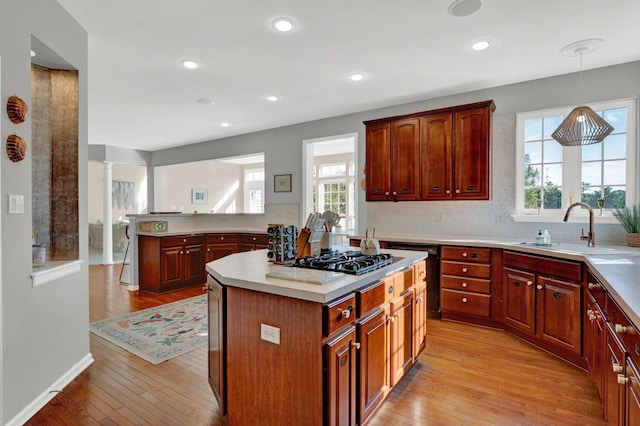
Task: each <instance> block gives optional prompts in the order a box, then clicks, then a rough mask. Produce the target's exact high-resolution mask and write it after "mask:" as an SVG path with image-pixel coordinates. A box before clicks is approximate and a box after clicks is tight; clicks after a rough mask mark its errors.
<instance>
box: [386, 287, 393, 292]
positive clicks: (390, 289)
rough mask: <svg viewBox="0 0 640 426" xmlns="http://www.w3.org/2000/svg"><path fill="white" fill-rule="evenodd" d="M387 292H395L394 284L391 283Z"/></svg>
mask: <svg viewBox="0 0 640 426" xmlns="http://www.w3.org/2000/svg"><path fill="white" fill-rule="evenodd" d="M387 293H389V294H393V286H392V285H390V286H389V288H388V289H387Z"/></svg>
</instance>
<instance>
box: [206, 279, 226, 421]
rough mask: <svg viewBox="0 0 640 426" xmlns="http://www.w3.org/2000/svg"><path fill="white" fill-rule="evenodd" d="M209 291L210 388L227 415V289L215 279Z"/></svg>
mask: <svg viewBox="0 0 640 426" xmlns="http://www.w3.org/2000/svg"><path fill="white" fill-rule="evenodd" d="M207 289H208V292H207V308H208V325H209V336H208V340H209V351H208V352H209V356H208V357H207V360H208V367H209V368H208V376H209V386H211V390H212V391H213V394H214V395H215V397H216V399H217V400H218V405H219V406H220V410H221V411H222V413H223V414H226V412H227V405H226V402H227V400H226V391H227V389H226V380H225V368H226V367H225V365H226V358H225V357H226V353H225V347H226V345H225V318H226V316H225V311H224V307H225V301H224V292H225V289H224V287H223V286H222V285H220V283H218V282H217V281H215V280H214V279H213V278H209V280H208V284H207Z"/></svg>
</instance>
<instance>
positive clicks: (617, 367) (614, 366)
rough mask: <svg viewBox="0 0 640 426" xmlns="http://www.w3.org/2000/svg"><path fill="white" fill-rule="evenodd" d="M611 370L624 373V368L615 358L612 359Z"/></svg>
mask: <svg viewBox="0 0 640 426" xmlns="http://www.w3.org/2000/svg"><path fill="white" fill-rule="evenodd" d="M611 370H613V372H614V373H622V372H623V371H624V368H623V367H622V366H621V365H620V364H618V363H617V362H615V361H614V360H611Z"/></svg>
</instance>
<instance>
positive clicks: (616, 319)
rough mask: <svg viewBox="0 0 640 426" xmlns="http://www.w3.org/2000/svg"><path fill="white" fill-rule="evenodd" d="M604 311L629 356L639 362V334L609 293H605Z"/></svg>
mask: <svg viewBox="0 0 640 426" xmlns="http://www.w3.org/2000/svg"><path fill="white" fill-rule="evenodd" d="M606 312H607V318H609V321H610V322H611V326H612V327H613V329H614V330H615V332H616V334H617V335H618V337H620V339H621V340H622V341H623V342H624V344H625V346H626V347H627V351H628V352H629V354H630V355H631V358H633V359H634V360H635V361H636V362H637V363H640V336H639V335H638V330H637V329H636V328H635V327H634V326H633V324H632V323H631V321H630V320H629V318H628V317H627V315H625V313H624V312H623V311H622V309H620V307H619V306H618V304H617V303H616V302H615V301H614V300H613V299H612V298H611V296H610V295H609V294H607V302H606Z"/></svg>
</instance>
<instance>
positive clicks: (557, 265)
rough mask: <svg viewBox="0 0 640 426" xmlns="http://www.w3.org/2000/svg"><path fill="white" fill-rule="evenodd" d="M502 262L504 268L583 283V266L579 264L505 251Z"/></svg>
mask: <svg viewBox="0 0 640 426" xmlns="http://www.w3.org/2000/svg"><path fill="white" fill-rule="evenodd" d="M502 260H503V263H504V266H512V267H516V268H518V269H524V270H526V271H533V272H538V273H539V275H542V276H552V277H556V278H562V279H565V280H568V281H573V282H580V281H582V265H581V264H580V263H578V262H570V261H567V260H559V259H550V258H548V257H542V256H530V255H528V254H522V253H515V252H512V251H504V252H503V253H502ZM541 271H542V272H541Z"/></svg>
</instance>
